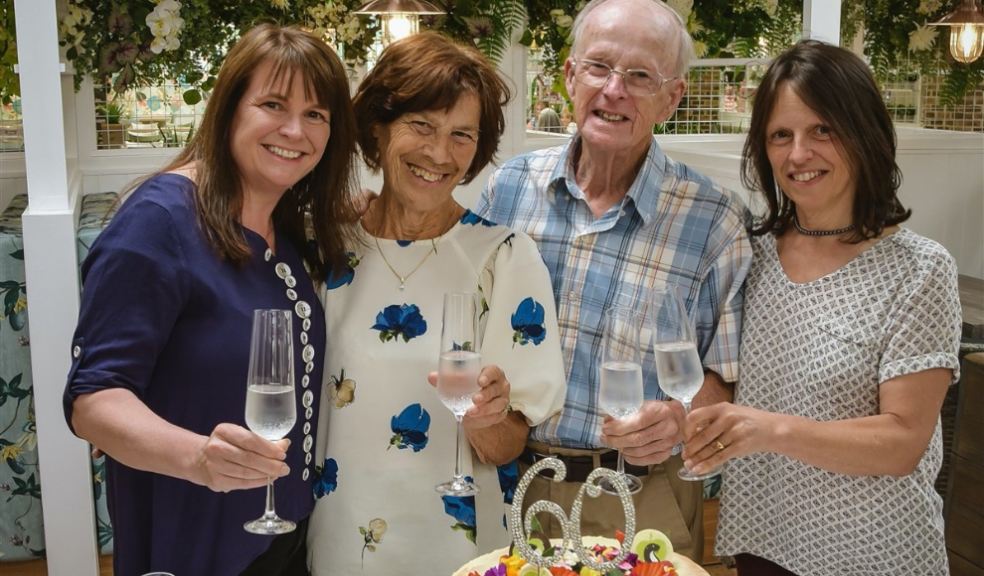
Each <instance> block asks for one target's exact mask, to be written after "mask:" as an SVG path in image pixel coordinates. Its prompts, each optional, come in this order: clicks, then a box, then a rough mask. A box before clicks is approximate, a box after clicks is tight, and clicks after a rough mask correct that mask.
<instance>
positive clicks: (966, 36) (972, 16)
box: [933, 0, 984, 64]
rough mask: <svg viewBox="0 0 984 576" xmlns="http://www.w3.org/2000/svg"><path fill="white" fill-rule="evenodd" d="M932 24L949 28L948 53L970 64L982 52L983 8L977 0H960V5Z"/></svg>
mask: <svg viewBox="0 0 984 576" xmlns="http://www.w3.org/2000/svg"><path fill="white" fill-rule="evenodd" d="M933 26H947V27H949V28H950V54H951V55H952V56H953V58H954V59H955V60H957V61H958V62H963V63H964V64H970V63H971V62H973V61H974V60H977V59H978V58H980V56H981V52H984V10H982V9H981V3H980V1H979V0H961V4H960V6H958V7H957V9H956V10H954V11H953V12H950V13H949V14H947V15H946V16H944V17H943V18H941V19H940V21H939V22H933Z"/></svg>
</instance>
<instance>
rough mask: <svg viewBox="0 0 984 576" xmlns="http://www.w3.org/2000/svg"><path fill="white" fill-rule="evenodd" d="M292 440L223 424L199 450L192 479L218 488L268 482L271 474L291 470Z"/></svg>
mask: <svg viewBox="0 0 984 576" xmlns="http://www.w3.org/2000/svg"><path fill="white" fill-rule="evenodd" d="M288 446H290V440H288V439H286V438H284V439H282V440H278V441H276V442H271V441H269V440H266V439H265V438H263V437H262V436H260V435H258V434H256V433H255V432H251V431H250V430H247V429H246V428H243V427H242V426H237V425H235V424H225V423H223V424H219V425H218V426H216V427H215V429H214V430H212V434H211V435H209V437H208V438H206V439H205V442H204V444H202V446H201V448H200V449H199V451H198V458H197V463H196V464H197V466H196V468H197V470H198V476H197V477H195V478H192V479H191V480H192V482H195V483H196V484H200V485H202V486H206V487H208V488H209V489H211V490H213V491H215V492H229V491H230V490H247V489H250V488H259V487H262V486H265V485H266V483H267V479H268V478H280V477H281V476H286V475H287V474H288V473H290V467H288V466H287V464H285V463H284V459H285V458H286V457H287V447H288Z"/></svg>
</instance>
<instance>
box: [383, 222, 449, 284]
mask: <svg viewBox="0 0 984 576" xmlns="http://www.w3.org/2000/svg"><path fill="white" fill-rule="evenodd" d="M442 236H443V235H442ZM372 239H373V240H375V241H376V250H378V251H379V255H380V256H382V257H383V263H384V264H386V267H387V268H389V271H390V272H392V273H393V276H396V278H397V280H399V281H400V290H403V289H405V288H406V286H407V280H409V279H410V277H411V276H413V275H414V273H415V272H417V270H420V267H421V266H423V265H424V262H427V259H428V258H430V256H431V254H436V253H437V242H436V240H435V239H433V238H432V239H431V249H430V250H428V251H427V254H425V255H424V257H423V258H422V259H421V260H420V262H417V265H416V266H414V267H413V270H411V271H410V272H408V273H407V275H406V276H403V275H401V274H400V273H399V272H397V271H396V268H393V265H392V264H390V261H389V259H388V258H386V254H385V253H384V252H383V247H382V246H380V245H379V238H376V237H375V236H373V237H372ZM440 239H441V237H440V236H439V237H438V238H437V240H440Z"/></svg>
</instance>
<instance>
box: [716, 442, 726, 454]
mask: <svg viewBox="0 0 984 576" xmlns="http://www.w3.org/2000/svg"><path fill="white" fill-rule="evenodd" d="M725 448H727V446H725V445H724V444H723V443H722V442H721V441H720V440H715V441H714V449H715V450H717V451H718V452H720V451H721V450H724V449H725Z"/></svg>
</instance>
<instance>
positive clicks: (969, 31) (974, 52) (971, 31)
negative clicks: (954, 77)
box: [950, 24, 984, 64]
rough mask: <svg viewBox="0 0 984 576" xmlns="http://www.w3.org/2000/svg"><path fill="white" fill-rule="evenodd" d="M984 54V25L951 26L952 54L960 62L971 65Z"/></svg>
mask: <svg viewBox="0 0 984 576" xmlns="http://www.w3.org/2000/svg"><path fill="white" fill-rule="evenodd" d="M982 52H984V24H982V25H975V24H962V25H960V26H950V54H951V55H953V58H954V59H955V60H957V61H959V62H963V63H965V64H970V63H971V62H973V61H974V60H977V59H978V58H980V57H981V53H982Z"/></svg>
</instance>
